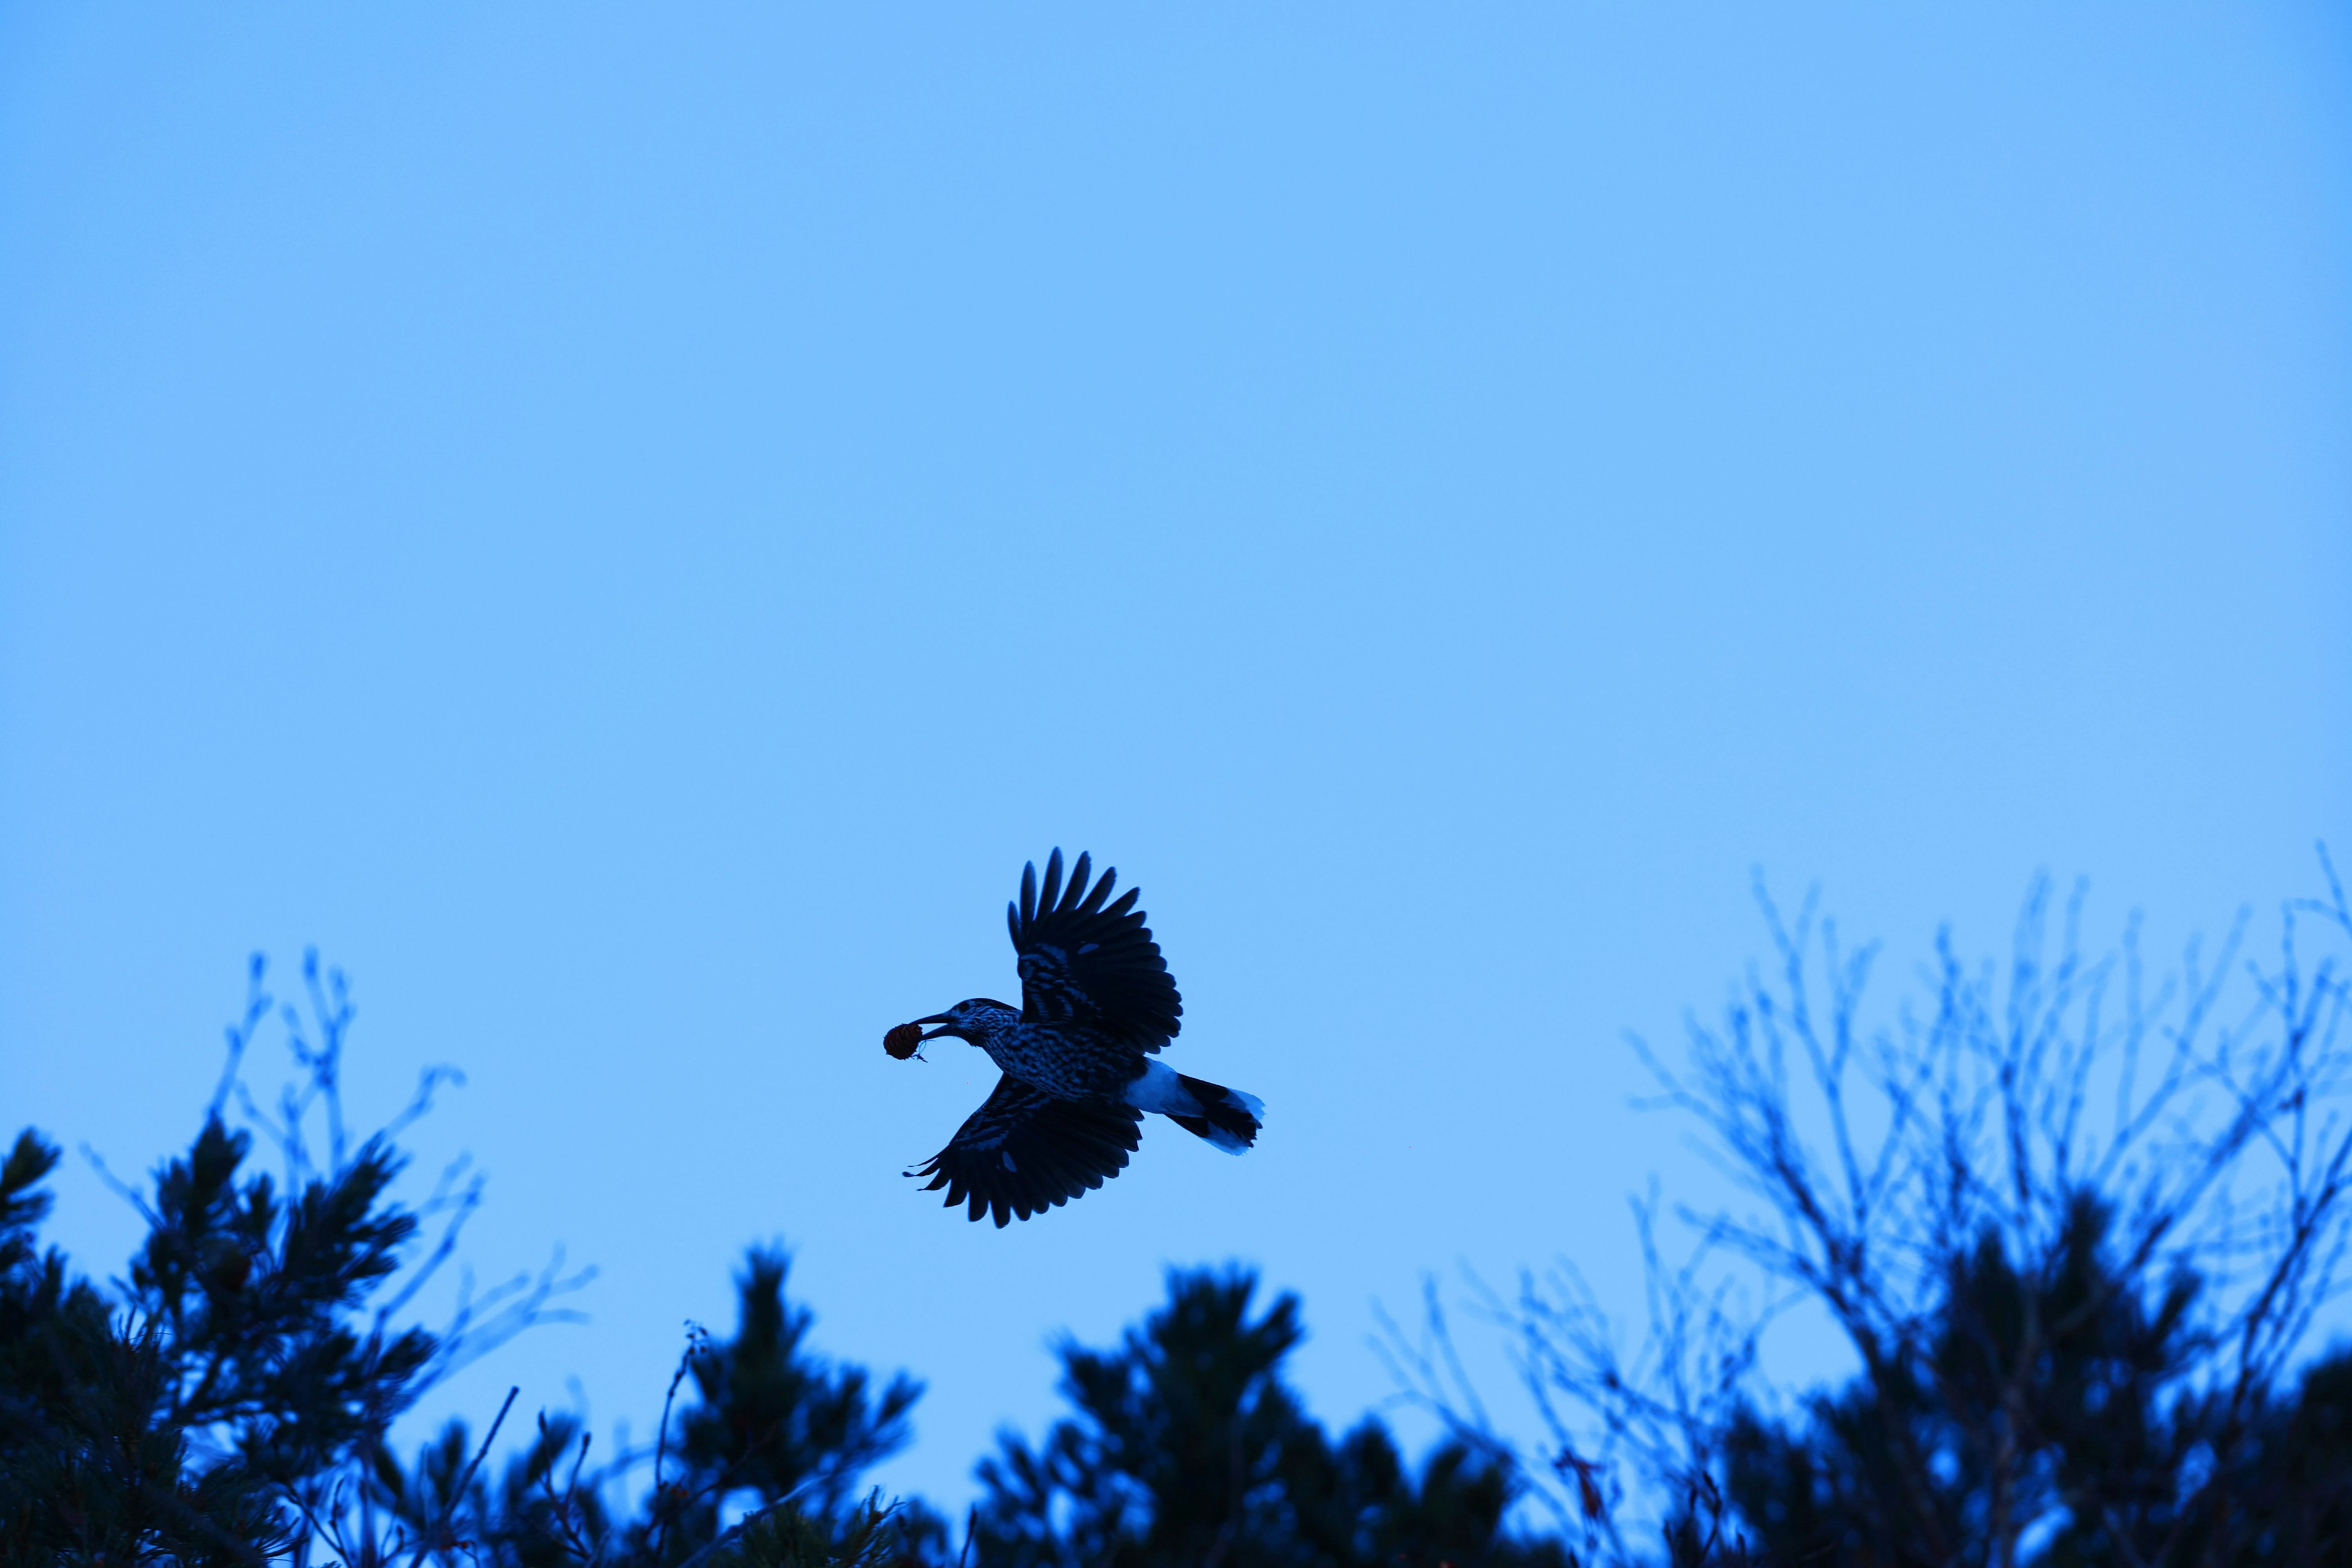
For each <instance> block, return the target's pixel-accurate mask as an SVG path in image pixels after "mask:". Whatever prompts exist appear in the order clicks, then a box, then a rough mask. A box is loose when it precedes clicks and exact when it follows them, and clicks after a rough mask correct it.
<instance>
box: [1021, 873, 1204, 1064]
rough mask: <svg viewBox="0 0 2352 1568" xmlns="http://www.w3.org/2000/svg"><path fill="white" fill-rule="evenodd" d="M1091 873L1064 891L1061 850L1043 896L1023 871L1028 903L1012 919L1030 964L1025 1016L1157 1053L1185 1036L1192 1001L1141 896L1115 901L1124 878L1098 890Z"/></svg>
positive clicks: (1024, 967) (1106, 881)
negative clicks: (1148, 921) (1180, 988)
mask: <svg viewBox="0 0 2352 1568" xmlns="http://www.w3.org/2000/svg"><path fill="white" fill-rule="evenodd" d="M1088 870H1089V863H1088V861H1087V857H1086V856H1084V855H1080V856H1079V857H1078V860H1077V864H1076V866H1075V867H1073V868H1072V869H1071V875H1070V880H1069V885H1068V886H1067V887H1065V886H1064V885H1063V883H1062V852H1061V851H1060V850H1059V849H1056V850H1055V851H1054V853H1053V856H1052V857H1051V858H1049V859H1047V860H1046V862H1045V887H1044V888H1043V889H1040V888H1039V887H1038V886H1037V868H1036V866H1035V865H1034V864H1031V865H1028V866H1024V867H1023V868H1022V870H1021V899H1020V901H1019V902H1017V903H1014V904H1012V905H1009V906H1007V908H1006V909H1005V911H1004V918H1005V923H1006V924H1008V925H1010V926H1011V927H1012V928H1013V951H1014V952H1017V953H1019V954H1020V955H1021V1016H1022V1018H1023V1019H1024V1021H1025V1022H1029V1023H1038V1022H1044V1021H1049V1020H1050V1021H1059V1020H1063V1019H1071V1020H1075V1021H1076V1022H1078V1023H1081V1024H1087V1025H1091V1026H1094V1027H1095V1028H1097V1029H1099V1030H1101V1031H1102V1032H1103V1033H1104V1034H1106V1035H1108V1036H1109V1037H1111V1038H1113V1039H1115V1040H1117V1041H1118V1042H1119V1043H1120V1044H1121V1045H1126V1046H1131V1047H1134V1048H1135V1049H1137V1050H1139V1051H1156V1050H1158V1049H1159V1048H1160V1047H1161V1046H1164V1045H1166V1044H1167V1043H1168V1042H1169V1041H1170V1040H1171V1039H1173V1038H1175V1037H1176V1031H1177V1030H1178V1029H1179V1028H1180V1027H1181V1024H1180V1023H1179V1021H1178V1020H1179V1019H1180V1018H1181V1016H1183V1012H1184V1003H1183V1000H1182V998H1181V997H1180V996H1179V995H1178V994H1177V993H1176V982H1175V979H1174V978H1173V977H1172V976H1171V975H1170V974H1169V973H1168V964H1167V961H1166V960H1164V959H1162V958H1161V957H1160V944H1159V943H1158V942H1153V941H1152V940H1151V931H1150V927H1148V926H1146V925H1145V924H1144V923H1143V911H1142V910H1139V909H1137V908H1136V907H1135V900H1136V898H1137V896H1138V894H1139V891H1140V889H1135V888H1129V889H1128V890H1127V891H1126V892H1124V893H1121V894H1120V895H1119V896H1118V898H1117V899H1115V900H1113V899H1111V898H1110V889H1111V884H1112V883H1113V882H1115V881H1117V880H1118V872H1117V871H1116V870H1110V869H1106V870H1105V871H1104V872H1103V874H1102V880H1101V881H1099V882H1097V883H1096V884H1095V885H1094V886H1093V887H1092V888H1091V889H1089V888H1088V887H1087V872H1088ZM1104 900H1110V901H1109V902H1108V903H1106V902H1105V901H1104Z"/></svg>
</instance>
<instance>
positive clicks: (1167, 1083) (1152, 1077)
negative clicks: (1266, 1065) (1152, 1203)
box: [883, 849, 1265, 1226]
mask: <svg viewBox="0 0 2352 1568" xmlns="http://www.w3.org/2000/svg"><path fill="white" fill-rule="evenodd" d="M1089 870H1090V867H1089V864H1088V861H1087V857H1086V856H1084V855H1080V856H1079V857H1078V858H1077V863H1076V865H1074V866H1073V867H1072V868H1070V879H1069V882H1068V884H1067V885H1065V884H1064V883H1063V881H1062V852H1061V851H1060V850H1059V849H1056V850H1055V851H1054V853H1053V855H1052V856H1051V857H1050V858H1048V859H1047V860H1046V862H1045V886H1044V887H1043V888H1040V887H1039V886H1038V883H1037V867H1036V865H1035V863H1034V861H1033V862H1032V863H1030V864H1029V865H1027V866H1024V868H1022V871H1021V898H1020V900H1019V901H1018V902H1017V903H1013V904H1011V905H1008V906H1007V907H1006V909H1005V911H1004V913H1005V921H1006V923H1007V924H1009V925H1010V926H1011V927H1012V928H1013V952H1016V953H1018V954H1019V955H1020V969H1021V1006H1020V1008H1019V1010H1018V1011H1015V1010H1014V1009H1013V1007H1012V1006H1010V1005H1007V1004H1005V1003H1003V1002H997V1001H992V1000H991V999H990V998H988V997H986V996H974V997H971V998H970V999H969V1000H966V1001H962V1002H959V1003H957V1004H956V1005H954V1006H952V1007H950V1008H949V1009H948V1010H947V1011H946V1012H944V1013H934V1014H932V1015H931V1016H929V1017H927V1018H918V1019H916V1020H915V1021H914V1022H913V1023H911V1024H901V1025H899V1026H898V1027H897V1028H895V1029H892V1030H891V1031H890V1032H889V1033H888V1034H887V1035H886V1036H884V1037H883V1047H884V1048H885V1049H886V1050H887V1051H888V1052H889V1053H890V1054H891V1055H892V1056H894V1057H898V1058H901V1059H904V1058H907V1057H910V1056H912V1055H914V1054H915V1051H916V1048H917V1047H919V1045H920V1044H921V1043H922V1042H923V1041H925V1040H935V1039H938V1038H940V1037H941V1036H950V1037H954V1038H956V1039H960V1040H963V1041H965V1042H966V1043H968V1044H971V1045H975V1046H978V1047H980V1048H981V1049H982V1050H983V1051H986V1052H987V1053H988V1055H989V1059H990V1060H992V1061H993V1062H994V1063H995V1064H996V1065H997V1067H998V1068H1001V1069H1002V1070H1003V1074H1004V1076H1003V1078H1000V1079H997V1080H996V1088H995V1089H994V1090H993V1091H992V1092H991V1093H990V1095H989V1097H988V1099H987V1100H986V1101H984V1102H983V1103H982V1106H981V1108H980V1109H979V1110H975V1111H973V1112H972V1113H971V1116H970V1117H968V1118H967V1119H966V1120H965V1121H964V1124H963V1125H962V1126H961V1127H960V1128H958V1129H956V1135H955V1137H954V1138H953V1139H951V1140H950V1141H949V1143H948V1146H947V1147H946V1148H944V1149H942V1150H940V1152H939V1153H937V1154H936V1155H934V1156H932V1158H931V1160H930V1161H929V1163H927V1164H924V1165H921V1166H919V1167H918V1168H916V1169H914V1170H912V1171H909V1172H908V1173H907V1174H908V1175H909V1176H915V1177H922V1176H929V1177H930V1178H931V1179H930V1182H929V1184H927V1185H926V1186H925V1187H924V1188H923V1191H925V1192H927V1193H929V1192H937V1191H939V1190H940V1188H941V1187H945V1188H946V1189H947V1194H948V1195H947V1205H948V1206H949V1207H950V1208H953V1207H954V1206H955V1205H958V1204H969V1205H970V1206H971V1218H973V1219H974V1220H977V1219H979V1218H980V1217H981V1216H982V1215H986V1214H993V1215H995V1216H996V1223H997V1225H998V1226H1003V1225H1005V1224H1007V1223H1008V1222H1010V1221H1012V1220H1015V1219H1027V1218H1028V1217H1029V1216H1030V1215H1034V1214H1043V1213H1045V1211H1046V1210H1047V1209H1049V1208H1052V1207H1054V1206H1055V1205H1059V1204H1064V1203H1066V1202H1068V1201H1069V1200H1070V1199H1072V1198H1076V1197H1082V1196H1084V1195H1085V1194H1087V1191H1088V1190H1090V1189H1092V1188H1095V1187H1099V1186H1101V1185H1102V1184H1103V1183H1105V1182H1107V1181H1108V1180H1109V1179H1110V1178H1111V1177H1113V1176H1116V1175H1118V1173H1119V1172H1120V1171H1122V1170H1124V1169H1126V1167H1127V1157H1128V1156H1129V1154H1131V1153H1133V1152H1135V1148H1136V1144H1137V1142H1138V1141H1139V1137H1140V1124H1141V1122H1142V1121H1143V1113H1144V1112H1145V1111H1147V1110H1155V1111H1158V1112H1159V1113H1160V1115H1162V1116H1165V1117H1167V1118H1168V1120H1170V1121H1173V1122H1174V1123H1176V1125H1177V1126H1179V1127H1181V1128H1182V1129H1184V1131H1187V1132H1191V1133H1192V1134H1194V1135H1196V1136H1198V1137H1201V1138H1204V1139H1206V1140H1208V1141H1209V1142H1212V1143H1213V1144H1215V1145H1216V1146H1217V1147H1218V1148H1220V1149H1223V1151H1225V1152H1227V1153H1229V1154H1238V1153H1240V1152H1242V1151H1243V1150H1244V1149H1247V1148H1248V1147H1249V1146H1250V1145H1251V1144H1253V1143H1255V1142H1257V1133H1258V1127H1259V1125H1260V1121H1261V1118H1263V1117H1264V1115H1265V1105H1264V1103H1263V1102H1261V1101H1260V1100H1258V1098H1257V1097H1256V1096H1255V1095H1252V1094H1244V1093H1242V1092H1241V1091H1240V1090H1238V1089H1227V1088H1225V1087H1224V1086H1223V1084H1214V1083H1211V1082H1209V1081H1207V1080H1206V1079H1197V1078H1191V1077H1188V1076H1186V1075H1185V1074H1183V1073H1181V1072H1178V1071H1176V1070H1175V1069H1174V1068H1171V1067H1170V1066H1169V1065H1168V1064H1167V1063H1166V1062H1162V1061H1155V1060H1153V1059H1151V1058H1152V1056H1153V1053H1155V1052H1157V1051H1158V1050H1159V1049H1160V1047H1162V1046H1165V1045H1166V1044H1167V1043H1168V1042H1169V1041H1171V1040H1172V1039H1174V1038H1175V1037H1176V1032H1177V1030H1178V1029H1180V1028H1181V1027H1182V1025H1181V1023H1180V1022H1179V1020H1180V1019H1181V1016H1182V1015H1183V1012H1184V1005H1183V1001H1182V999H1181V997H1179V996H1178V995H1177V993H1176V982H1175V980H1174V979H1173V978H1172V977H1171V976H1170V974H1169V973H1168V964H1167V962H1166V961H1165V960H1164V959H1162V958H1161V957H1160V944H1159V943H1158V942H1153V941H1152V940H1151V931H1150V928H1149V927H1147V926H1146V925H1145V924H1144V923H1143V919H1144V917H1143V911H1142V910H1139V909H1137V908H1136V907H1135V900H1136V898H1137V896H1138V894H1139V891H1140V889H1135V888H1129V889H1128V890H1127V891H1126V892H1125V893H1123V894H1121V895H1120V896H1119V897H1118V899H1117V900H1112V899H1111V897H1110V890H1111V884H1112V883H1113V882H1114V881H1116V880H1117V879H1118V872H1117V871H1116V870H1112V869H1106V870H1105V871H1104V872H1103V874H1102V879H1101V880H1100V881H1098V882H1096V883H1095V884H1094V885H1093V887H1092V888H1089V887H1088V886H1087V876H1088V873H1089ZM925 1025H932V1026H935V1027H932V1028H931V1029H929V1031H928V1032H926V1031H925V1029H924V1026H925Z"/></svg>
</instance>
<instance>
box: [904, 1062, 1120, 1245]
mask: <svg viewBox="0 0 2352 1568" xmlns="http://www.w3.org/2000/svg"><path fill="white" fill-rule="evenodd" d="M1142 1120H1143V1113H1142V1112H1141V1111H1139V1110H1136V1109H1135V1108H1134V1107H1133V1106H1131V1105H1118V1104H1108V1105H1106V1104H1102V1103H1098V1102H1097V1101H1093V1100H1055V1099H1054V1098H1053V1097H1052V1096H1051V1095H1048V1094H1045V1093H1042V1092H1040V1091H1039V1090H1037V1089H1032V1088H1030V1087H1029V1086H1028V1085H1027V1084H1025V1083H1023V1082H1022V1081H1020V1080H1019V1079H1015V1078H1011V1077H1005V1078H1000V1079H997V1080H996V1089H995V1091H994V1092H993V1093H992V1094H991V1095H990V1096H989V1097H988V1099H987V1100H986V1101H984V1102H983V1103H982V1106H981V1108H980V1109H979V1110H975V1111H973V1112H972V1113H971V1115H970V1116H968V1117H966V1118H965V1119H964V1124H963V1125H962V1126H961V1127H959V1128H957V1129H956V1135H955V1137H954V1138H953V1139H951V1140H950V1141H949V1143H948V1146H947V1147H946V1148H944V1149H942V1150H940V1152H938V1153H937V1154H935V1155H933V1156H932V1157H931V1161H930V1163H929V1164H926V1165H923V1166H920V1167H919V1168H918V1169H916V1170H912V1171H909V1172H908V1175H910V1176H929V1177H930V1178H931V1179H930V1181H929V1184H926V1185H925V1186H924V1188H923V1191H925V1192H927V1193H932V1192H937V1191H939V1190H940V1188H941V1187H945V1188H946V1189H947V1190H948V1198H947V1202H948V1206H949V1207H950V1208H953V1207H954V1206H955V1205H958V1204H960V1203H965V1202H967V1201H968V1202H969V1203H970V1204H971V1217H972V1218H973V1219H975V1220H976V1219H978V1218H980V1216H981V1215H984V1214H990V1213H993V1214H994V1215H996V1223H997V1225H998V1226H1003V1225H1004V1224H1005V1223H1006V1222H1007V1221H1010V1220H1013V1219H1027V1218H1028V1217H1029V1216H1030V1215H1033V1214H1044V1213H1045V1211H1046V1210H1047V1209H1049V1208H1052V1207H1054V1206H1055V1205H1057V1204H1062V1203H1066V1202H1068V1201H1069V1200H1070V1199H1072V1198H1075V1197H1082V1196H1084V1195H1085V1194H1086V1193H1087V1191H1088V1190H1089V1189H1091V1188H1095V1187H1099V1186H1101V1185H1102V1184H1103V1183H1104V1182H1106V1181H1108V1180H1109V1179H1110V1178H1111V1177H1113V1176H1116V1175H1118V1173H1119V1172H1121V1171H1122V1170H1124V1169H1126V1168H1127V1157H1128V1156H1129V1154H1131V1153H1133V1152H1135V1146H1136V1144H1137V1142H1138V1141H1139V1134H1138V1132H1137V1131H1136V1127H1137V1123H1139V1122H1140V1121H1142Z"/></svg>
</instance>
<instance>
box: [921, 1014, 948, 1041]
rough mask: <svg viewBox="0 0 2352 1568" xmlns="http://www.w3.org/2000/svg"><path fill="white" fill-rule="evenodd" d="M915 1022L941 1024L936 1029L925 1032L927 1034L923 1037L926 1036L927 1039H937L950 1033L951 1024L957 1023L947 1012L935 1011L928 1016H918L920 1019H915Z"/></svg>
mask: <svg viewBox="0 0 2352 1568" xmlns="http://www.w3.org/2000/svg"><path fill="white" fill-rule="evenodd" d="M915 1022H916V1023H918V1024H937V1025H939V1026H940V1027H938V1028H936V1029H933V1030H930V1031H929V1033H927V1034H925V1035H924V1036H923V1038H925V1039H927V1040H936V1039H938V1038H939V1037H940V1036H941V1035H945V1034H949V1033H950V1032H951V1026H952V1025H953V1024H954V1023H955V1020H954V1019H953V1018H950V1017H949V1016H947V1015H946V1014H945V1013H934V1014H932V1015H931V1016H929V1017H928V1018H918V1019H916V1020H915Z"/></svg>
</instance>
